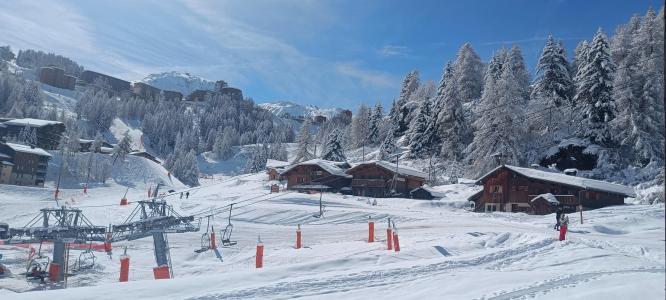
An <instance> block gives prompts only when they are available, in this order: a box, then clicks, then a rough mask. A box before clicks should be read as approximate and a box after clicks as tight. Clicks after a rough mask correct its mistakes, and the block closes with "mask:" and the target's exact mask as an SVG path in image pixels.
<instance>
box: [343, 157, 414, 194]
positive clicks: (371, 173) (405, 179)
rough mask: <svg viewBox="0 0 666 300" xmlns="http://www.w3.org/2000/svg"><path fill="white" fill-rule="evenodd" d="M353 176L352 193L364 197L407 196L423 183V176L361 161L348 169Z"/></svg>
mask: <svg viewBox="0 0 666 300" xmlns="http://www.w3.org/2000/svg"><path fill="white" fill-rule="evenodd" d="M347 174H350V175H352V176H353V179H352V181H351V189H352V194H353V195H356V196H365V197H376V198H383V197H393V196H408V195H409V192H410V191H411V190H413V189H415V188H418V187H420V186H422V185H423V183H424V182H425V177H419V176H411V175H406V174H400V173H398V174H397V176H396V175H395V170H391V169H389V168H386V167H384V166H382V165H380V164H377V163H362V164H359V165H357V166H355V167H353V168H351V169H349V170H347Z"/></svg>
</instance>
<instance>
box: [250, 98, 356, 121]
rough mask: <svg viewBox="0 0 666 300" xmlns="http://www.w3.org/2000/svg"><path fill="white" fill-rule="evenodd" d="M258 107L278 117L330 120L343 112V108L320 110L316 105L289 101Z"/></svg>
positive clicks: (263, 104) (261, 104)
mask: <svg viewBox="0 0 666 300" xmlns="http://www.w3.org/2000/svg"><path fill="white" fill-rule="evenodd" d="M257 105H258V106H259V107H261V108H263V109H265V110H268V111H270V112H271V113H272V114H274V115H276V116H278V117H285V116H287V115H288V116H292V117H298V116H303V117H314V116H325V117H326V118H329V119H330V118H331V117H333V116H335V115H336V114H338V113H340V112H341V111H343V109H342V108H319V107H317V106H314V105H302V104H296V103H293V102H289V101H276V102H269V103H260V104H257Z"/></svg>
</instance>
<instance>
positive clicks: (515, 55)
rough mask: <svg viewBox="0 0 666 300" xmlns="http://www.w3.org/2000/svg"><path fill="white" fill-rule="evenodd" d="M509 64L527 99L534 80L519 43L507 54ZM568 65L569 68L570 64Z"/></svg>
mask: <svg viewBox="0 0 666 300" xmlns="http://www.w3.org/2000/svg"><path fill="white" fill-rule="evenodd" d="M558 50H560V49H558ZM560 54H561V55H564V56H565V57H566V54H564V53H560ZM507 64H508V65H509V67H510V68H511V70H512V71H513V75H514V76H515V77H516V82H517V83H518V86H519V87H520V89H521V90H522V95H523V99H525V100H526V101H527V99H528V98H529V96H530V92H531V91H530V82H531V81H532V80H531V79H530V73H529V72H528V71H527V67H526V66H525V60H524V59H523V52H522V51H521V50H520V47H518V45H513V46H512V47H511V50H509V53H508V55H507ZM566 67H567V70H568V66H566Z"/></svg>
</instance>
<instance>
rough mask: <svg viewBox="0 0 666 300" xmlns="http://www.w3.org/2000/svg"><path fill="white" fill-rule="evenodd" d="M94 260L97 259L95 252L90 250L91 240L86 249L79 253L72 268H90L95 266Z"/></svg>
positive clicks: (78, 269)
mask: <svg viewBox="0 0 666 300" xmlns="http://www.w3.org/2000/svg"><path fill="white" fill-rule="evenodd" d="M95 260H97V257H95V253H93V251H92V240H91V241H90V244H89V247H88V249H86V250H84V251H83V252H81V254H79V258H78V259H77V260H76V265H75V268H74V269H75V270H76V271H81V270H88V269H92V268H93V267H94V266H95Z"/></svg>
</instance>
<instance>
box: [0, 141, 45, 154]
mask: <svg viewBox="0 0 666 300" xmlns="http://www.w3.org/2000/svg"><path fill="white" fill-rule="evenodd" d="M7 146H9V148H12V150H14V151H16V152H23V153H30V154H37V155H41V156H48V157H51V154H49V153H48V152H46V151H45V150H44V149H42V148H37V147H35V148H31V147H30V146H26V145H21V144H14V143H7Z"/></svg>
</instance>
